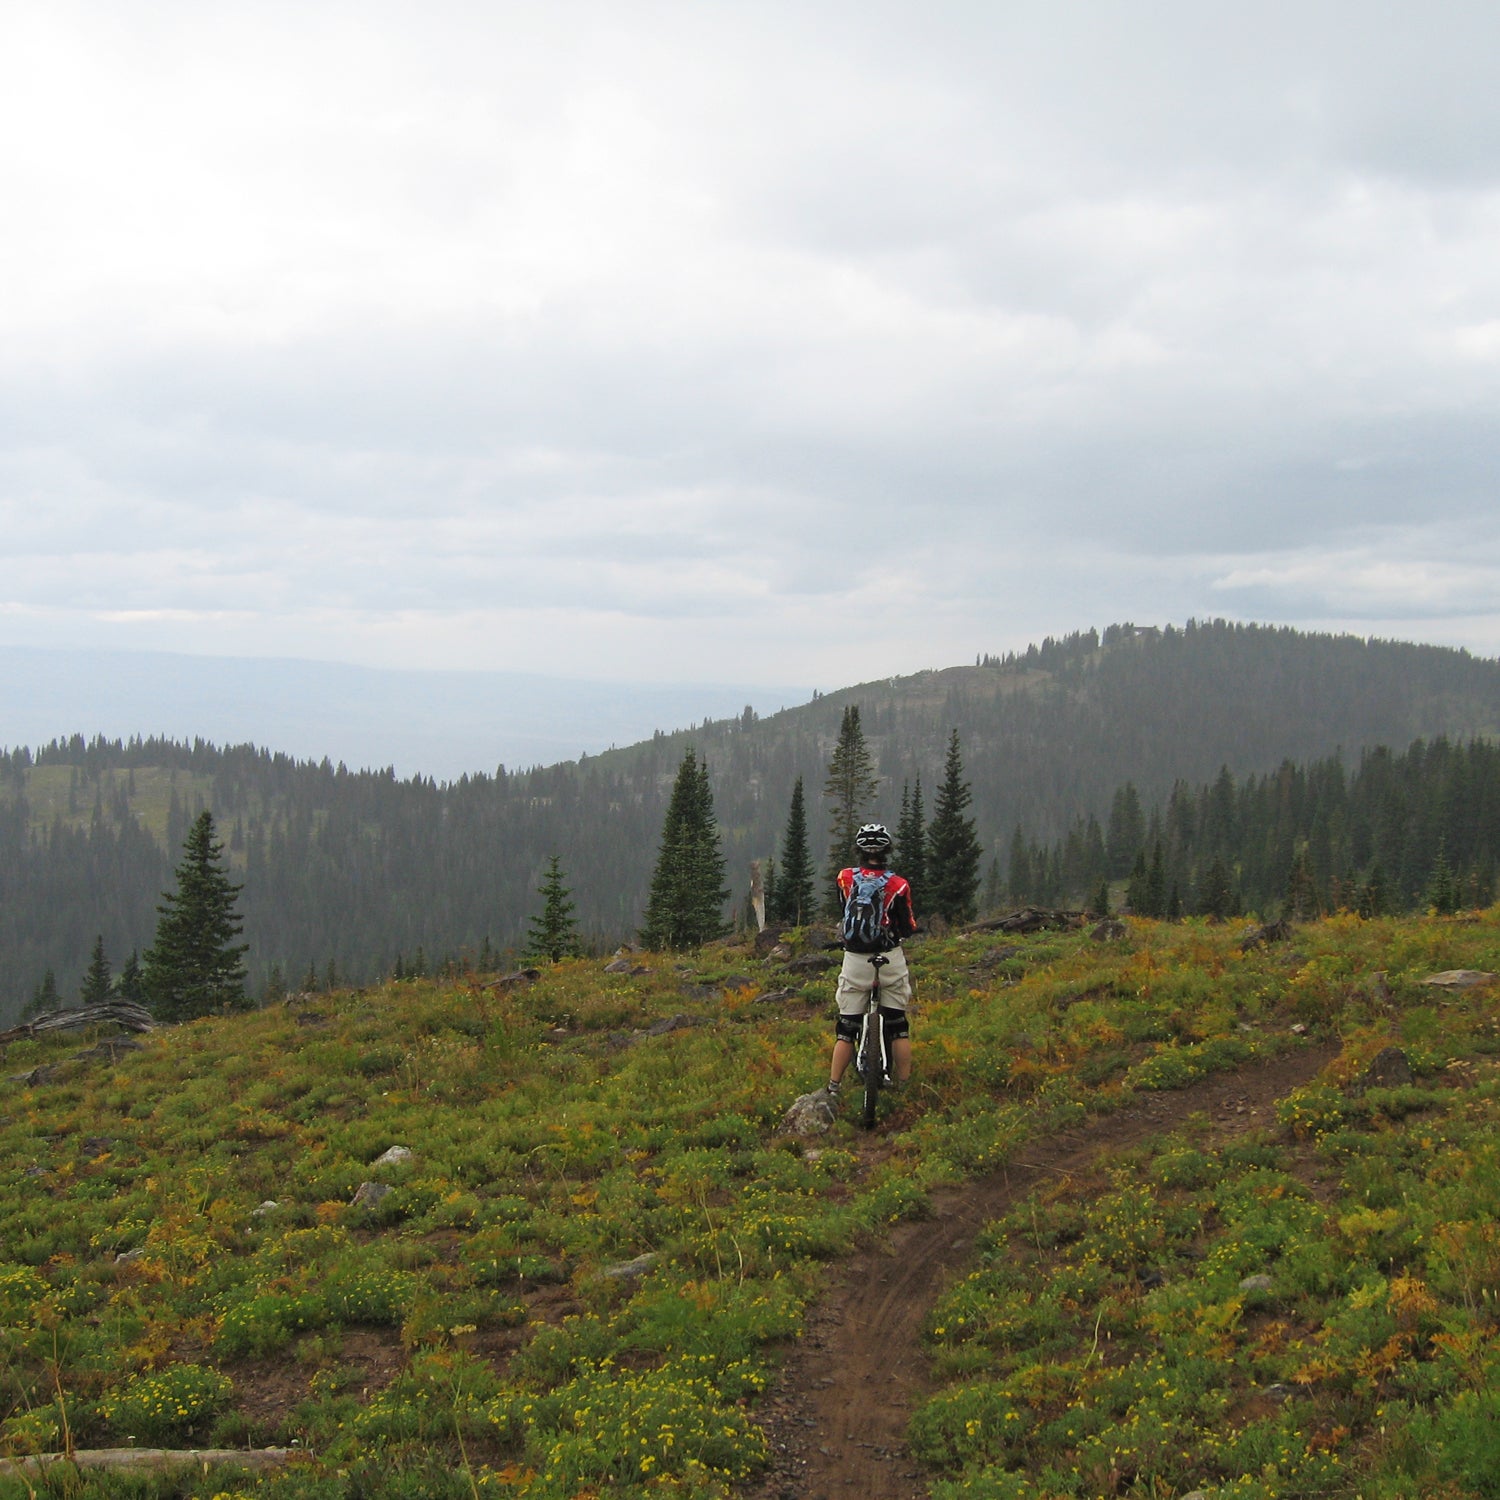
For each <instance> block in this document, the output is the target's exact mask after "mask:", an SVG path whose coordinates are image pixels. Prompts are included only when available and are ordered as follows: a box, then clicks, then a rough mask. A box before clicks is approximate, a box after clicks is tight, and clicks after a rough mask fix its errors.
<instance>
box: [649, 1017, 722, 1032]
mask: <svg viewBox="0 0 1500 1500" xmlns="http://www.w3.org/2000/svg"><path fill="white" fill-rule="evenodd" d="M707 1025H708V1017H707V1016H686V1015H677V1016H663V1017H662V1019H661V1020H660V1021H653V1022H652V1023H651V1024H650V1025H649V1026H647V1027H646V1028H645V1030H643V1031H642V1032H641V1035H642V1036H666V1034H667V1033H668V1032H669V1031H683V1030H685V1029H686V1028H688V1027H689V1026H707Z"/></svg>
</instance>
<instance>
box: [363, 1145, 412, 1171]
mask: <svg viewBox="0 0 1500 1500" xmlns="http://www.w3.org/2000/svg"><path fill="white" fill-rule="evenodd" d="M413 1154H414V1153H413V1152H412V1151H411V1149H410V1147H407V1146H392V1147H391V1148H390V1150H389V1151H382V1152H381V1153H380V1155H379V1156H377V1157H376V1158H375V1160H374V1161H372V1162H371V1163H370V1165H371V1166H372V1167H399V1166H400V1165H401V1164H402V1162H407V1161H411V1160H412V1158H413Z"/></svg>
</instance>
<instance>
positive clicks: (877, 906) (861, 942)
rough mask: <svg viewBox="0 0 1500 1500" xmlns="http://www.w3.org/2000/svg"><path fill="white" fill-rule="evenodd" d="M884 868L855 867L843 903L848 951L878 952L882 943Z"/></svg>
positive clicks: (845, 945)
mask: <svg viewBox="0 0 1500 1500" xmlns="http://www.w3.org/2000/svg"><path fill="white" fill-rule="evenodd" d="M889 878H890V876H889V874H888V872H886V871H885V870H856V871H855V872H854V884H853V887H852V888H851V889H850V891H849V899H848V900H847V901H846V902H845V903H844V947H846V948H847V949H849V951H850V952H851V953H879V952H880V950H881V949H882V948H883V947H885V883H886V881H887V880H888V879H889Z"/></svg>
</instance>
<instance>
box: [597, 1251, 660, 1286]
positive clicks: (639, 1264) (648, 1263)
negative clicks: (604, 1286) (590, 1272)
mask: <svg viewBox="0 0 1500 1500" xmlns="http://www.w3.org/2000/svg"><path fill="white" fill-rule="evenodd" d="M660 1259H661V1256H660V1255H658V1254H657V1253H656V1252H655V1251H654V1250H648V1251H647V1252H646V1253H645V1254H644V1255H637V1256H636V1258H635V1259H634V1260H622V1261H618V1262H616V1264H614V1265H612V1266H605V1268H604V1269H603V1270H602V1271H601V1272H600V1273H599V1274H600V1275H601V1276H608V1277H609V1278H610V1280H611V1281H634V1280H635V1278H636V1277H637V1276H644V1275H645V1274H646V1272H647V1271H649V1270H650V1269H651V1267H652V1266H654V1265H655V1264H656V1263H657V1261H659V1260H660Z"/></svg>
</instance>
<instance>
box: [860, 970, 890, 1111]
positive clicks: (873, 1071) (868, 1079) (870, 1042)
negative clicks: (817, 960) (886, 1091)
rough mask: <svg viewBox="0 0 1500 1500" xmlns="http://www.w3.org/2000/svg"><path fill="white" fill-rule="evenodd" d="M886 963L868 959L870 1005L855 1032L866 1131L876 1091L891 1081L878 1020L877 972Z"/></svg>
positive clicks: (873, 1106) (878, 976) (888, 1049)
mask: <svg viewBox="0 0 1500 1500" xmlns="http://www.w3.org/2000/svg"><path fill="white" fill-rule="evenodd" d="M888 963H890V959H888V958H887V957H886V956H885V954H883V953H872V954H871V955H870V967H871V968H872V969H873V970H874V971H875V979H874V983H873V984H871V986H870V1003H869V1004H868V1005H867V1006H865V1014H864V1020H863V1021H862V1022H861V1023H860V1028H859V1046H858V1048H857V1049H856V1050H855V1053H854V1071H855V1072H856V1073H858V1074H859V1076H860V1079H861V1080H862V1081H863V1083H864V1086H865V1092H864V1115H863V1119H864V1125H865V1129H866V1130H870V1129H872V1128H873V1127H874V1124H875V1106H876V1105H877V1104H878V1103H879V1102H880V1090H881V1089H882V1088H883V1087H884V1086H885V1085H886V1084H888V1083H889V1082H890V1081H891V1052H890V1047H889V1046H888V1045H887V1044H886V1039H885V1026H884V1025H883V1024H882V1022H881V1019H880V971H881V970H882V969H883V968H884V967H885V966H886V965H887V964H888Z"/></svg>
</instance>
